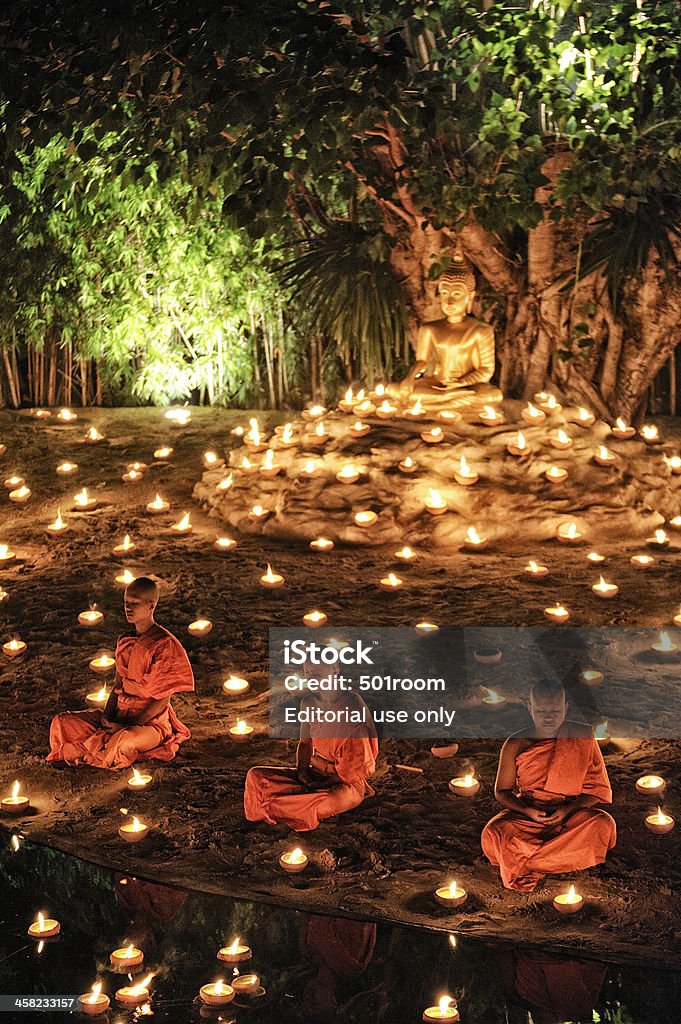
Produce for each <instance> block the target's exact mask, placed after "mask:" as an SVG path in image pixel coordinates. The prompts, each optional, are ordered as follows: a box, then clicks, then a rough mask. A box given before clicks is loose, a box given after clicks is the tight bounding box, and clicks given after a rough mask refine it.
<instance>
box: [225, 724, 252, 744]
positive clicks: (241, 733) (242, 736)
mask: <svg viewBox="0 0 681 1024" xmlns="http://www.w3.org/2000/svg"><path fill="white" fill-rule="evenodd" d="M254 732H255V729H254V728H253V726H252V725H248V724H247V723H246V722H245V721H244V720H243V718H237V720H236V725H233V726H231V728H230V729H229V738H230V739H232V740H235V741H236V742H237V743H245V742H246V741H247V740H250V738H251V736H252V735H253V733H254Z"/></svg>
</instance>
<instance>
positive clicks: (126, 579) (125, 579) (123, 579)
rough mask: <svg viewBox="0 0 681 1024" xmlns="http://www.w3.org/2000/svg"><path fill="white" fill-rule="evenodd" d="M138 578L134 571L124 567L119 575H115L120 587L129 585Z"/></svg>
mask: <svg viewBox="0 0 681 1024" xmlns="http://www.w3.org/2000/svg"><path fill="white" fill-rule="evenodd" d="M136 579H137V577H136V576H135V574H134V572H131V571H130V569H123V571H122V572H119V573H118V575H117V576H114V580H115V581H116V584H117V586H119V587H129V586H130V584H131V583H132V582H133V581H134V580H136Z"/></svg>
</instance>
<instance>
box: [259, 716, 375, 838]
mask: <svg viewBox="0 0 681 1024" xmlns="http://www.w3.org/2000/svg"><path fill="white" fill-rule="evenodd" d="M356 701H357V704H358V706H360V705H361V706H362V707H364V708H366V705H365V704H364V702H363V701H362V700H361V698H359V697H357V698H356ZM365 716H366V718H367V719H368V720H367V721H366V722H365V723H363V724H358V725H355V726H353V727H351V729H346V730H344V731H346V732H347V733H348V735H347V736H345V737H343V738H341V739H338V738H333V737H331V736H327V735H325V732H327V731H328V730H329V728H334V727H333V726H331V727H329V726H326V727H325V726H324V725H323V724H322V725H318V724H313V725H311V726H310V738H311V740H312V743H313V748H314V751H315V753H317V754H318V755H319V757H322V758H324V760H326V761H329V762H330V763H331V764H332V765H333V769H334V771H335V772H336V774H337V775H338V776H339V777H340V778H341V779H342V780H343V781H342V783H341V784H338V785H336V786H331V787H330V788H329V789H308V788H307V787H306V786H304V785H303V784H302V783H300V782H299V781H298V778H297V775H296V770H295V768H269V767H265V768H251V770H250V771H249V773H248V775H247V776H246V787H245V790H244V813H245V815H246V817H247V818H248V820H249V821H266V822H267V823H268V824H269V825H278V824H280V823H283V824H285V825H288V826H289V827H290V828H292V829H294V830H295V831H296V832H308V831H310V830H311V829H314V828H317V825H318V824H319V822H320V821H323V820H324V818H331V817H333V815H334V814H341V813H342V812H343V811H350V810H352V808H353V807H358V806H359V804H361V803H362V801H363V800H364V799H365V797H367V796H373V795H374V790H373V789H372V788H371V786H370V785H369V783H368V781H367V780H368V778H369V776H370V775H373V773H374V770H375V768H376V758H377V757H378V739H377V737H376V730H375V728H374V725H373V722H371V719H370V715H369V711H368V709H366V711H365Z"/></svg>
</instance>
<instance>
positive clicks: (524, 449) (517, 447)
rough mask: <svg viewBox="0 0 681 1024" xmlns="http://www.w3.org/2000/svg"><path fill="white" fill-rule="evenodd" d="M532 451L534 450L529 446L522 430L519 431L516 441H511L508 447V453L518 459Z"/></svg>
mask: <svg viewBox="0 0 681 1024" xmlns="http://www.w3.org/2000/svg"><path fill="white" fill-rule="evenodd" d="M531 450H532V449H531V448H530V446H529V445H528V443H527V441H526V439H525V435H524V434H523V432H522V430H519V431H518V433H517V435H516V439H515V441H511V442H510V443H509V444H507V445H506V451H507V452H508V454H509V455H514V456H516V457H518V456H520V455H527V454H528V453H529V452H530V451H531Z"/></svg>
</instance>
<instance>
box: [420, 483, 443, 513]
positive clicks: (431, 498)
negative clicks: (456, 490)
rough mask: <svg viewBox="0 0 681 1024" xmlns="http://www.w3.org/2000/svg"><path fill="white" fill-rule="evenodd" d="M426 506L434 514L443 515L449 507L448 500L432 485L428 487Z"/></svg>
mask: <svg viewBox="0 0 681 1024" xmlns="http://www.w3.org/2000/svg"><path fill="white" fill-rule="evenodd" d="M425 506H426V509H427V510H428V512H430V514H431V515H432V516H441V515H442V513H443V512H446V511H447V508H448V505H447V502H446V501H445V499H444V498H443V497H442V495H441V494H440V492H439V491H436V490H435V489H434V488H432V487H429V488H428V497H427V498H426V501H425Z"/></svg>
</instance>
